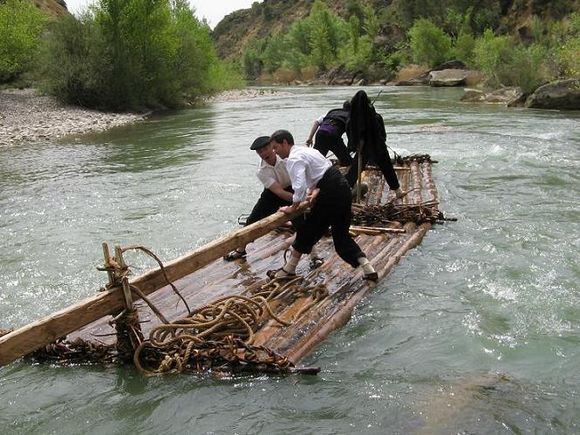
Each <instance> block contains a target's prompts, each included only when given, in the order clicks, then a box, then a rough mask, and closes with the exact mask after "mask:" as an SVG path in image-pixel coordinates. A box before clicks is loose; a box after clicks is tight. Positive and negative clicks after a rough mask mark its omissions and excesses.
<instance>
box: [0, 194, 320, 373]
mask: <svg viewBox="0 0 580 435" xmlns="http://www.w3.org/2000/svg"><path fill="white" fill-rule="evenodd" d="M307 206H308V204H307V203H302V204H301V205H300V207H299V208H298V211H296V213H294V214H293V215H286V214H284V213H282V212H277V213H275V214H273V215H271V216H268V217H267V218H264V219H262V220H261V221H259V222H256V223H254V224H251V225H248V226H247V227H244V228H240V229H238V230H236V231H234V232H232V233H229V234H228V235H226V236H224V237H222V238H220V239H217V240H215V241H213V242H210V243H208V244H206V245H204V246H202V247H200V248H198V249H196V250H194V251H192V252H191V253H189V254H186V255H184V256H182V257H179V258H177V259H175V260H173V261H170V262H168V263H167V264H164V266H165V271H166V273H167V276H168V277H169V279H170V280H171V281H175V280H178V279H180V278H183V277H184V276H186V275H189V274H190V273H192V272H195V271H196V270H198V269H201V268H202V267H204V266H205V265H207V264H209V263H211V262H212V261H214V260H217V259H218V258H221V257H222V256H224V255H225V254H227V253H228V252H229V251H231V250H233V249H235V248H237V247H238V246H243V245H245V244H247V243H249V242H251V241H253V240H255V239H257V238H258V237H261V236H263V235H265V234H267V233H269V232H270V231H272V230H273V229H275V228H276V227H278V226H280V225H282V224H284V223H285V222H287V221H288V220H289V219H290V218H293V217H295V216H298V215H299V214H300V213H302V212H304V210H305V209H306V208H307ZM131 284H132V285H135V286H137V287H139V289H141V291H142V292H143V293H144V294H145V295H148V294H151V293H153V292H154V291H156V290H158V289H160V288H162V287H164V286H165V285H166V284H167V283H166V282H165V278H164V277H163V274H162V272H161V270H160V269H154V270H151V271H149V272H146V273H144V274H143V275H140V276H138V277H136V278H134V279H133V280H131ZM134 296H135V299H138V298H137V296H136V295H134ZM123 307H124V298H123V292H122V290H121V289H120V288H113V289H110V290H108V291H104V292H101V293H99V294H97V295H95V296H92V297H90V298H87V299H85V300H84V301H81V302H79V303H77V304H75V305H72V306H70V307H68V308H65V309H63V310H61V311H59V312H57V313H55V314H53V315H51V316H47V317H45V318H43V319H40V320H37V321H36V322H33V323H31V324H29V325H26V326H23V327H21V328H19V329H16V330H14V331H12V332H11V333H9V334H7V335H4V336H3V337H0V366H3V365H6V364H8V363H11V362H12V361H14V360H16V359H18V358H20V357H21V356H24V355H26V354H28V353H30V352H33V351H35V350H36V349H39V348H41V347H43V346H46V345H47V344H50V343H52V342H54V341H55V340H57V339H58V338H61V337H64V336H66V335H67V334H69V333H71V332H73V331H76V330H77V329H79V328H81V327H83V326H85V325H88V324H89V323H91V322H94V321H95V320H98V319H100V318H102V317H104V316H107V315H110V314H115V313H117V312H119V311H120V310H122V309H123Z"/></svg>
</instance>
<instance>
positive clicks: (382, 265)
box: [0, 157, 441, 365]
mask: <svg viewBox="0 0 580 435" xmlns="http://www.w3.org/2000/svg"><path fill="white" fill-rule="evenodd" d="M395 169H396V171H397V176H398V178H399V181H400V184H401V188H402V190H403V191H406V192H408V194H407V195H406V196H405V197H404V198H403V205H410V206H417V207H420V208H422V207H425V208H429V209H430V212H431V215H435V214H437V213H439V212H438V195H437V189H436V186H435V183H434V182H433V177H432V161H431V160H430V159H429V158H428V157H427V158H423V159H413V158H412V157H411V158H406V159H403V160H399V161H398V162H397V163H396V165H395ZM363 174H364V176H365V181H367V183H368V184H369V187H370V189H369V192H368V194H367V195H366V196H365V198H364V199H363V200H362V201H361V204H360V205H358V207H359V209H361V208H369V206H370V207H372V206H377V205H381V204H387V203H389V202H392V200H393V193H392V192H391V191H389V188H388V185H386V183H385V181H384V177H383V176H382V174H381V173H380V172H378V171H377V170H376V169H372V168H371V169H370V170H367V171H365V172H364V173H363ZM355 206H357V205H356V204H354V205H353V208H354V207H355ZM361 206H364V207H361ZM439 215H440V214H439ZM440 216H441V215H440ZM285 221H287V216H286V215H284V214H283V213H281V212H278V213H275V214H274V215H272V216H269V217H268V218H265V219H263V220H262V221H260V222H257V223H255V224H252V225H249V226H246V227H243V228H240V229H238V230H236V231H233V232H232V233H230V234H228V235H227V236H224V237H222V238H220V239H218V240H215V241H213V242H211V243H209V244H207V245H205V246H202V247H200V248H198V249H196V250H195V251H193V252H190V253H188V254H186V255H184V256H182V257H180V258H177V259H175V260H173V261H171V262H168V263H165V264H164V270H162V269H161V268H158V269H153V270H151V271H148V272H146V273H144V274H143V275H140V276H138V277H135V278H133V279H131V280H130V284H131V288H138V289H139V290H140V295H137V294H135V293H134V292H129V293H132V295H129V296H128V297H129V299H131V298H133V304H134V305H133V306H134V307H136V308H137V311H138V315H139V319H140V325H141V329H142V332H143V335H144V336H145V337H147V336H148V333H149V331H150V330H151V329H153V328H154V327H156V326H158V325H159V324H160V323H161V322H160V320H159V319H158V316H156V314H155V313H154V312H153V311H152V310H151V308H150V307H149V305H148V304H145V302H144V300H143V299H142V298H141V297H142V296H147V299H148V300H149V301H150V302H151V303H153V304H154V306H155V307H157V308H158V309H159V311H161V312H162V313H163V315H164V316H165V318H166V319H167V320H168V321H169V322H172V321H175V320H176V319H180V318H182V317H184V316H187V314H188V311H187V308H186V306H185V304H184V303H183V302H182V301H181V300H180V298H178V296H177V295H176V293H175V292H174V291H173V289H172V288H171V287H170V285H167V281H166V277H165V276H164V273H163V272H165V274H166V276H167V279H169V281H171V282H173V284H174V285H175V287H176V288H177V289H179V293H180V294H181V295H182V296H183V298H184V299H185V300H186V301H187V304H188V305H189V307H190V309H192V310H195V309H196V307H200V306H203V305H205V304H208V303H210V302H211V301H213V300H215V299H217V298H220V297H223V296H227V295H232V294H238V295H240V294H245V293H247V291H248V289H251V288H256V287H257V286H259V285H261V284H263V283H266V282H267V281H269V280H268V278H266V272H267V270H269V269H275V268H278V267H280V266H281V265H282V264H283V252H284V250H285V249H286V248H287V247H288V245H289V243H290V242H291V237H292V234H289V233H288V232H283V231H276V230H275V229H276V228H278V227H279V226H280V225H282V224H283V223H284V222H285ZM432 222H433V221H425V222H423V223H420V224H419V225H417V224H416V223H414V222H404V221H403V222H402V223H401V222H392V223H389V224H383V225H382V228H380V229H378V230H369V229H368V227H363V228H361V227H358V228H356V227H355V228H353V229H354V232H355V233H356V237H355V240H356V241H357V243H358V244H359V245H360V247H361V249H362V250H363V252H365V253H366V254H367V257H368V258H369V260H370V261H371V263H372V264H373V266H374V267H375V269H376V271H377V273H378V275H379V281H380V280H382V279H384V278H385V276H386V275H387V274H388V273H389V272H390V271H391V270H392V268H393V266H395V265H396V264H397V263H398V262H399V260H400V259H401V257H402V256H403V255H405V253H406V252H407V251H409V250H410V249H412V248H414V247H415V246H417V245H418V244H419V243H420V242H421V240H422V239H423V237H424V235H425V234H426V233H427V231H428V230H429V229H431V227H432ZM385 227H386V228H385ZM387 228H389V229H392V230H394V231H389V230H387ZM403 230H404V231H403ZM248 242H252V243H251V244H250V245H249V246H248V249H247V251H248V255H247V257H246V259H245V260H236V261H233V262H226V261H224V260H223V259H222V256H223V255H225V254H226V253H227V252H229V251H230V250H233V249H234V248H236V247H237V246H240V245H241V244H244V243H248ZM317 247H318V250H319V253H320V255H321V257H323V258H324V263H323V264H322V265H321V266H320V267H319V268H317V269H314V270H311V269H310V268H309V264H308V263H309V262H308V259H307V256H304V257H303V259H302V261H301V262H300V265H299V266H298V269H297V273H298V274H299V275H308V276H309V280H311V281H313V282H316V283H318V284H322V285H323V286H324V287H325V289H326V290H325V291H326V292H327V296H326V297H325V298H323V299H322V300H320V301H318V302H317V303H316V304H312V299H311V298H308V297H298V298H294V300H291V301H290V303H288V304H287V305H279V306H277V308H276V310H277V311H276V316H277V317H278V318H280V319H283V320H285V321H287V322H288V323H289V324H288V325H282V324H281V323H279V322H278V321H276V320H274V319H269V320H265V321H263V322H262V324H261V325H260V328H259V329H258V330H257V331H255V334H254V337H253V344H254V345H256V346H263V347H265V348H268V349H271V350H272V351H274V352H275V353H276V354H279V355H283V356H284V357H285V358H286V359H287V360H288V361H289V362H290V363H291V364H297V363H299V362H300V360H301V359H302V358H303V357H304V356H305V355H307V354H308V353H309V352H310V351H311V350H312V349H313V348H314V347H315V346H316V345H317V344H318V343H320V342H321V341H322V340H324V339H325V338H326V337H327V336H328V335H329V334H330V333H331V332H332V331H333V330H335V329H337V328H339V327H341V326H343V325H344V324H345V323H346V322H348V320H349V319H350V316H351V313H352V311H353V308H354V307H355V306H356V305H357V303H358V302H359V301H360V300H361V299H362V298H363V297H364V296H365V294H366V293H367V292H368V291H370V290H372V288H374V286H375V284H374V283H372V282H368V281H365V280H363V279H362V271H361V270H360V268H359V269H352V268H351V267H350V266H349V265H348V264H346V263H345V262H344V261H342V260H341V259H340V258H339V257H338V256H337V255H336V253H335V251H334V247H333V244H332V238H331V237H324V238H323V239H322V240H321V241H320V242H319V244H318V245H317ZM109 274H110V273H109ZM126 293H127V292H125V293H124V292H123V289H122V288H121V287H120V286H113V287H110V288H108V289H107V290H105V291H101V292H99V293H97V294H96V295H95V296H93V297H89V298H87V299H85V300H83V301H81V302H79V303H77V304H75V305H73V306H70V307H68V308H66V309H63V310H61V311H59V312H57V313H54V314H53V315H51V316H48V317H46V318H43V319H40V320H38V321H36V322H34V323H31V324H29V325H26V326H24V327H21V328H19V329H16V330H13V331H12V332H9V333H7V334H5V335H3V336H1V337H0V365H6V364H8V363H10V362H12V361H14V360H16V359H18V358H20V357H22V356H25V355H28V354H30V353H32V352H34V351H37V350H38V349H41V348H43V347H44V346H47V345H49V344H50V343H53V342H55V341H57V340H62V339H66V340H67V341H74V340H75V339H78V338H81V339H82V340H84V341H86V342H94V343H97V344H99V345H102V344H106V345H109V344H114V342H115V340H116V334H115V328H114V327H113V326H111V325H110V321H111V319H112V316H116V315H118V314H119V312H120V311H122V310H123V308H124V307H125V306H126V303H127V302H126V300H125V298H126V297H127V294H126ZM307 305H308V306H307ZM297 313H299V317H298V318H296V317H297V316H296V314H297Z"/></svg>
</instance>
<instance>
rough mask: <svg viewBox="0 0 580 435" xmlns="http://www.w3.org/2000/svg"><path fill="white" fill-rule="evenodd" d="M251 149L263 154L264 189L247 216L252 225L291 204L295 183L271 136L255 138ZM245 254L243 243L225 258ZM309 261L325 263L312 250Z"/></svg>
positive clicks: (296, 224)
mask: <svg viewBox="0 0 580 435" xmlns="http://www.w3.org/2000/svg"><path fill="white" fill-rule="evenodd" d="M250 149H251V150H254V151H256V154H258V156H260V163H259V164H258V170H257V172H256V176H257V177H258V179H259V180H260V182H261V183H262V184H263V185H264V190H263V191H262V194H261V195H260V198H259V199H258V202H257V203H256V205H254V208H253V209H252V212H251V213H250V216H248V219H247V220H246V224H245V225H250V224H253V223H254V222H258V221H259V220H260V219H264V218H265V217H268V216H270V215H272V214H274V213H276V212H277V211H278V209H279V208H280V207H283V206H287V205H291V204H292V197H293V191H292V184H291V182H290V176H289V175H288V171H287V170H286V162H285V161H284V160H282V159H281V158H280V157H278V156H277V155H276V153H275V152H274V148H273V146H272V144H270V136H260V137H258V138H256V140H254V142H253V143H252V145H251V146H250ZM303 221H304V219H303V218H302V217H301V216H300V217H298V218H296V219H294V220H293V221H292V223H293V225H294V227H296V228H297V227H299V226H300V225H301V224H302V223H303ZM246 255H247V252H246V246H241V247H239V248H237V249H234V250H233V251H231V252H230V253H228V254H227V255H225V256H224V260H226V261H233V260H237V259H239V258H244V257H246ZM310 261H311V263H310V264H311V266H312V267H317V266H319V265H320V264H321V263H322V258H320V257H319V256H318V253H317V252H316V251H315V250H313V251H312V252H311V255H310Z"/></svg>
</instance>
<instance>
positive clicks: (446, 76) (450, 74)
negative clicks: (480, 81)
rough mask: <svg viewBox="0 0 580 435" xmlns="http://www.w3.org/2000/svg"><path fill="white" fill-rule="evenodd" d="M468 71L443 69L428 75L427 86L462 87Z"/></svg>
mask: <svg viewBox="0 0 580 435" xmlns="http://www.w3.org/2000/svg"><path fill="white" fill-rule="evenodd" d="M467 75H468V71H466V70H464V69H443V70H440V71H431V72H430V73H429V85H431V86H436V87H438V86H463V85H465V79H466V78H467Z"/></svg>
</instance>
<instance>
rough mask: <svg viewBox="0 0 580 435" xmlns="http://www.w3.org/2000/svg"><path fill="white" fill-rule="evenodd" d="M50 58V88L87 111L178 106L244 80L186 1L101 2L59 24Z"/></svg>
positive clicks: (51, 35) (50, 37) (48, 49)
mask: <svg viewBox="0 0 580 435" xmlns="http://www.w3.org/2000/svg"><path fill="white" fill-rule="evenodd" d="M45 53H46V56H45V58H46V61H45V64H46V72H47V73H46V78H47V82H46V88H47V89H48V90H49V91H50V92H52V93H53V94H55V95H57V96H58V97H60V98H61V99H63V100H66V101H70V102H76V103H78V104H82V105H85V106H88V107H96V108H101V109H113V110H126V109H138V108H156V107H175V106H178V105H180V104H181V103H183V102H184V101H185V100H189V99H192V98H195V97H196V96H197V95H200V94H204V93H209V92H213V91H215V90H217V89H220V88H224V87H231V86H235V85H236V84H239V83H240V82H239V76H237V74H239V73H238V72H237V70H236V68H235V67H234V66H232V65H228V64H225V63H222V62H220V61H219V60H218V58H217V55H216V52H215V49H214V47H213V43H212V41H211V37H210V29H209V27H208V26H207V24H205V23H201V22H200V21H199V20H198V19H197V18H196V17H195V15H194V13H193V11H192V10H191V9H190V7H189V5H188V3H187V1H186V0H171V1H169V0H100V1H99V2H98V3H97V4H96V5H95V6H94V7H93V8H92V9H91V10H90V12H87V13H86V14H85V15H84V16H83V17H81V18H80V19H79V20H78V21H77V20H76V19H75V18H73V17H66V18H65V19H62V20H59V21H58V22H57V23H55V25H54V28H53V30H52V31H51V32H50V33H49V35H48V38H47V44H46V50H45ZM230 75H231V76H230ZM229 77H232V79H231V80H230V78H229Z"/></svg>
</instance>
